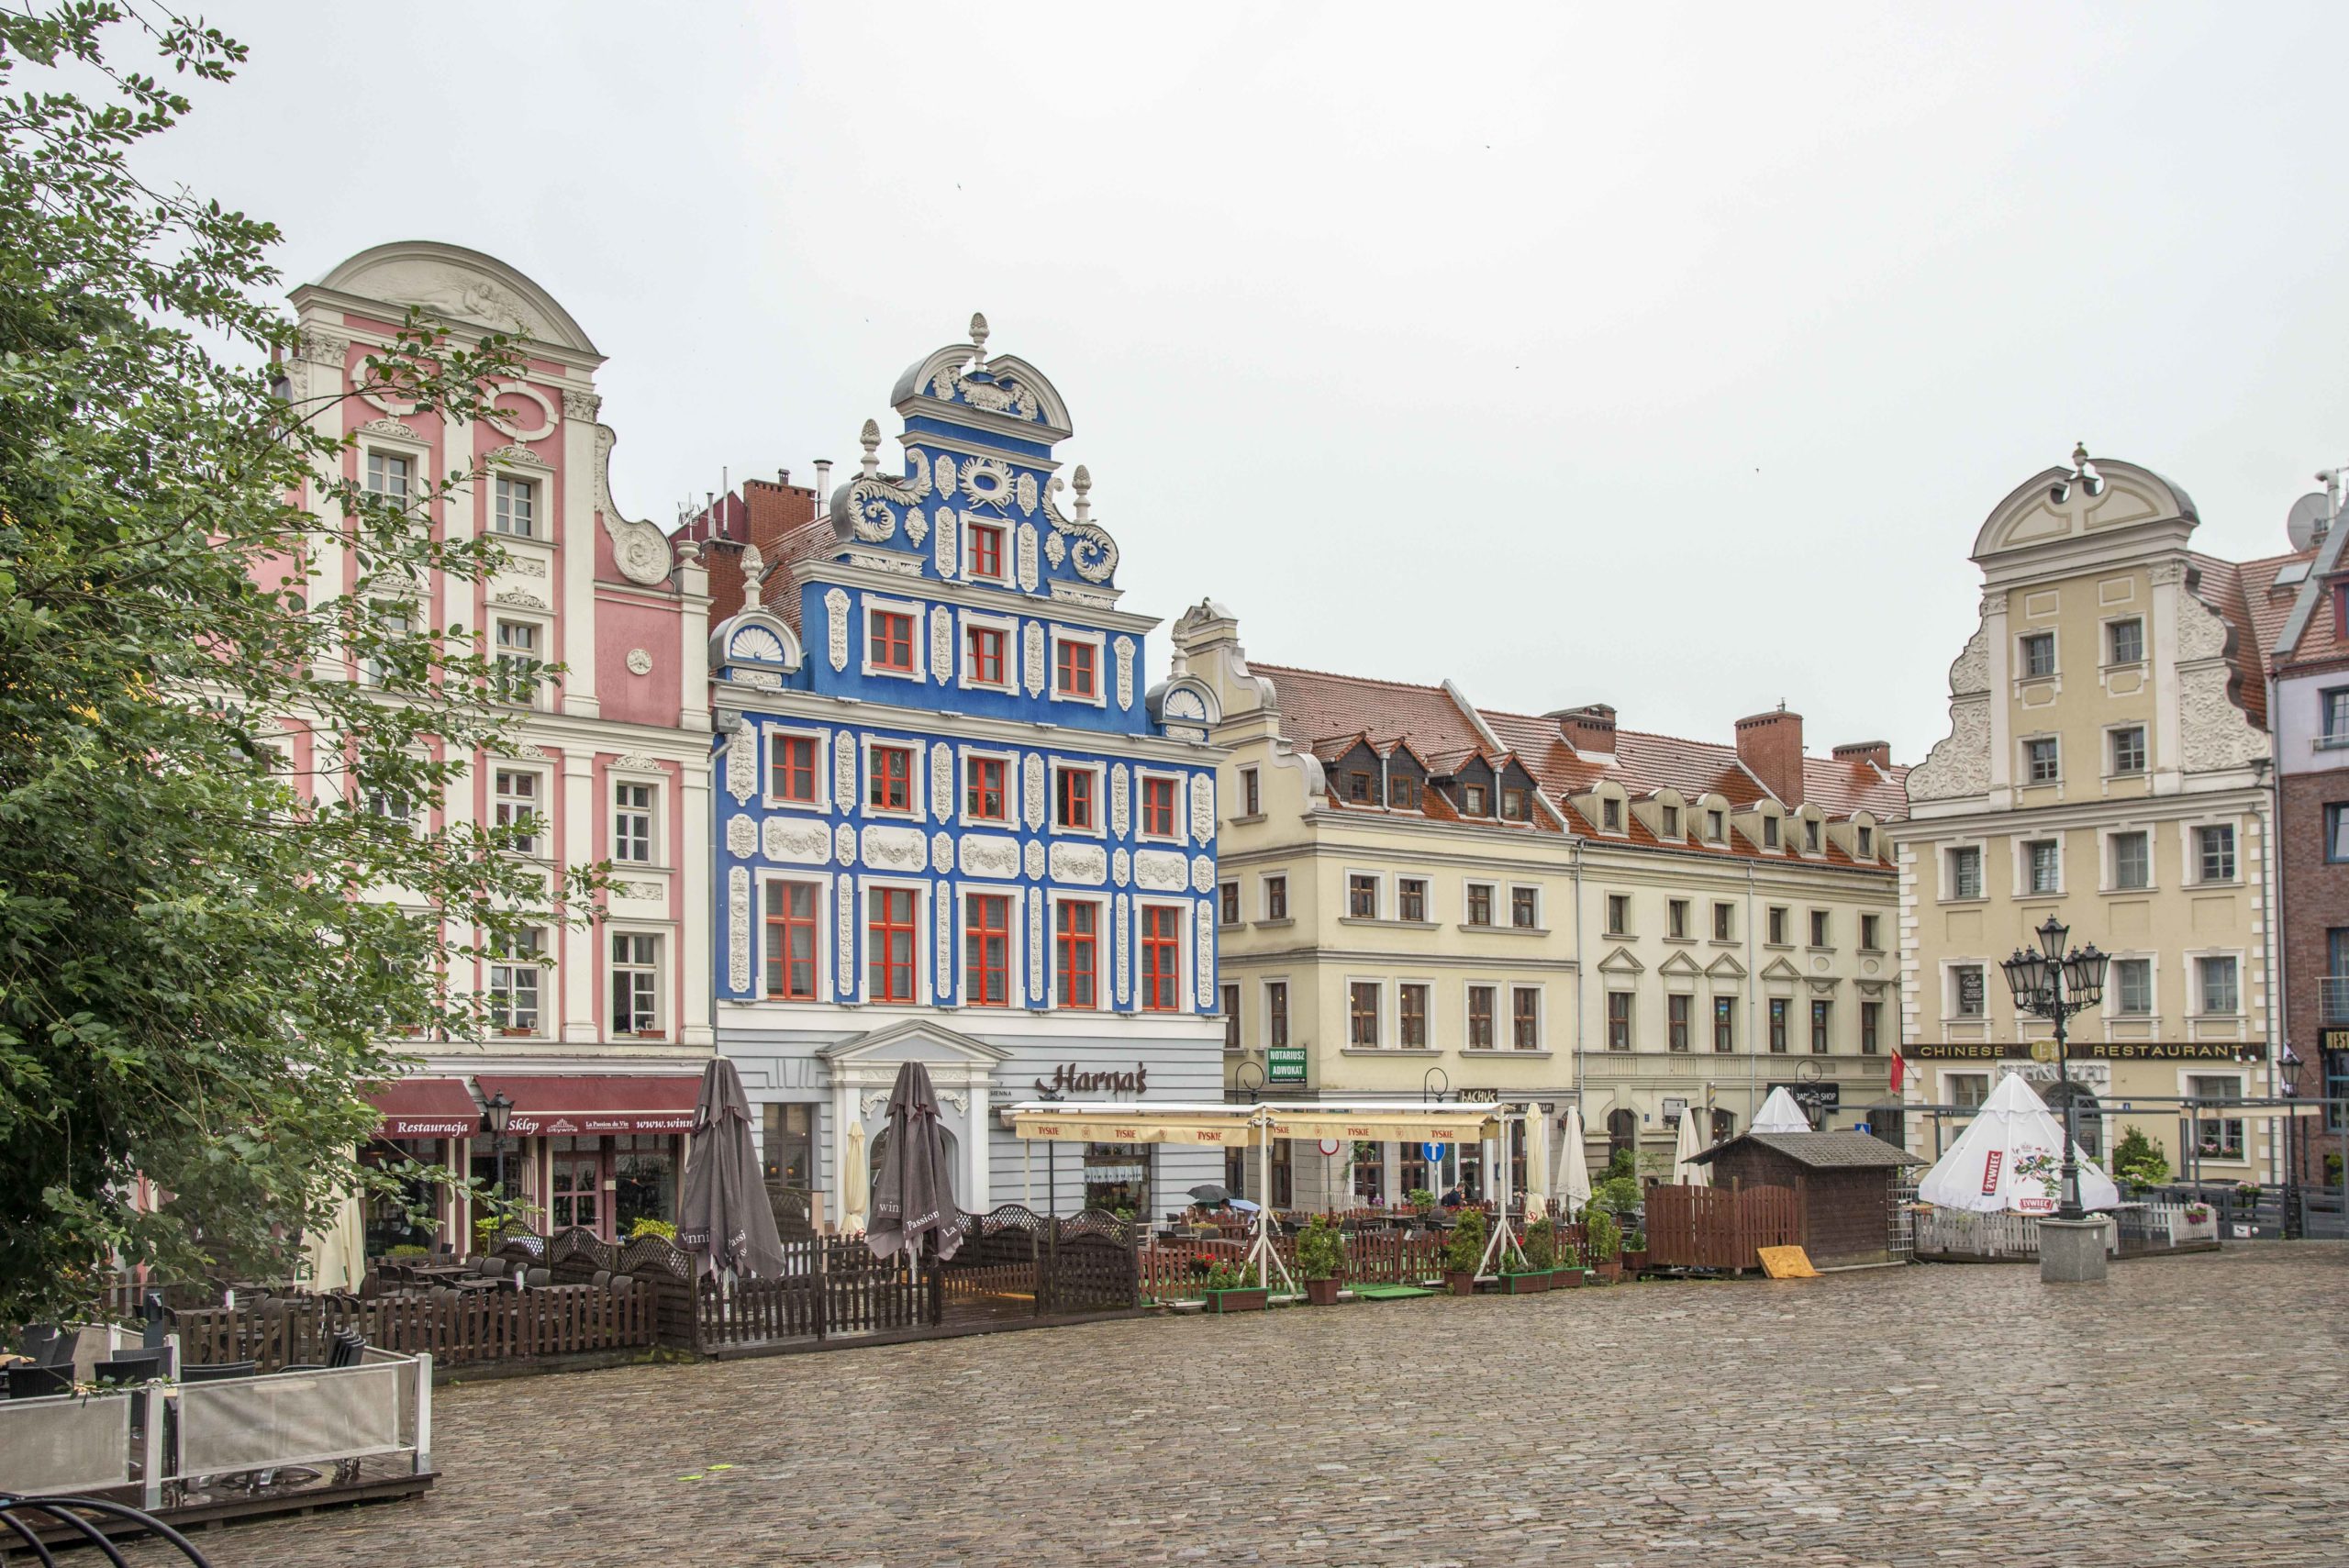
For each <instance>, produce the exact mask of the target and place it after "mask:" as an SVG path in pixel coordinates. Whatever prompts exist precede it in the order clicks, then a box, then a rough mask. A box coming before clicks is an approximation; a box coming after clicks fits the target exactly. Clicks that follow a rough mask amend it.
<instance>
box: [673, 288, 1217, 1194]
mask: <svg viewBox="0 0 2349 1568" xmlns="http://www.w3.org/2000/svg"><path fill="white" fill-rule="evenodd" d="M986 339H987V331H986V323H985V318H984V317H973V318H972V324H971V340H970V341H969V342H967V343H960V344H954V345H952V346H950V347H947V348H943V349H941V350H937V351H936V352H934V353H932V354H930V355H929V356H928V357H927V358H925V359H923V360H921V361H918V363H916V364H915V365H913V366H912V367H911V368H910V369H908V370H907V372H906V373H905V374H904V375H903V376H901V377H900V378H899V380H898V382H897V384H896V389H895V391H894V392H893V393H892V395H891V403H892V405H893V406H894V407H895V409H896V415H897V417H898V418H899V419H900V420H901V421H902V426H901V433H900V434H899V436H898V438H897V439H898V444H899V446H900V447H901V449H902V472H899V473H883V472H882V464H881V459H880V447H881V444H882V437H881V432H880V429H879V428H878V426H877V425H876V424H875V423H874V422H873V421H871V420H867V421H866V422H865V426H864V430H863V447H864V456H863V462H862V465H861V470H860V472H858V473H856V474H854V475H853V476H852V477H851V478H850V479H849V480H848V482H847V483H846V484H841V485H840V486H839V487H838V489H837V490H835V491H834V492H833V494H832V495H831V496H830V499H829V507H822V506H820V503H818V507H814V508H807V511H808V512H809V513H812V514H813V515H807V516H806V519H805V521H804V523H801V524H800V525H799V526H796V527H794V528H791V529H790V530H789V532H788V533H786V534H783V535H780V536H778V535H776V534H775V533H774V530H773V529H772V528H769V529H768V530H767V536H768V545H769V548H768V550H761V549H760V548H759V545H758V543H757V539H756V537H755V535H754V534H753V533H751V532H750V531H749V530H748V529H747V528H736V526H735V525H736V523H737V522H739V520H740V517H741V516H743V515H744V512H745V508H741V507H737V508H736V509H735V510H734V511H733V512H731V513H728V512H725V511H723V510H722V509H718V508H714V509H713V512H712V514H710V518H715V519H717V520H716V521H715V522H711V521H710V519H708V518H706V519H705V524H706V525H707V526H706V527H705V528H704V529H703V531H704V532H705V533H706V535H707V538H708V539H709V540H710V549H711V550H712V552H713V554H716V553H718V551H719V550H724V549H728V548H733V549H739V550H740V554H741V575H742V579H743V583H744V587H743V591H742V601H741V606H742V607H740V609H739V610H735V611H733V612H732V613H730V614H729V615H728V616H727V617H726V618H725V619H723V620H721V621H720V622H719V623H718V625H717V627H716V628H715V629H714V631H713V635H712V641H711V648H710V698H711V706H712V708H713V710H714V717H715V722H716V729H717V748H718V766H717V782H718V787H717V788H716V789H715V790H714V791H713V792H712V799H713V801H714V802H715V809H716V822H715V823H714V828H715V831H714V833H713V842H714V844H715V847H716V848H715V852H716V855H717V859H718V867H717V872H718V874H717V877H716V895H717V900H718V907H717V912H716V913H717V920H716V926H715V929H716V931H717V933H718V940H717V941H716V942H715V944H714V947H715V955H714V956H715V965H716V971H717V973H716V981H717V1016H716V1021H717V1035H718V1050H719V1051H722V1052H723V1053H725V1054H726V1055H727V1056H729V1057H730V1058H731V1059H732V1060H733V1061H734V1062H735V1064H736V1066H737V1067H738V1069H739V1070H740V1073H741V1074H742V1080H743V1084H744V1086H745V1088H746V1089H747V1090H748V1092H749V1095H750V1097H751V1101H752V1103H753V1105H754V1106H755V1108H756V1113H757V1119H758V1122H759V1126H760V1139H761V1149H762V1156H763V1162H764V1164H765V1167H766V1171H767V1176H768V1182H769V1184H770V1188H771V1189H772V1190H774V1192H776V1193H777V1194H778V1195H782V1196H783V1197H784V1199H785V1201H786V1202H789V1203H803V1202H804V1203H805V1204H806V1205H807V1207H808V1209H809V1211H810V1215H811V1218H814V1219H815V1220H816V1221H818V1223H820V1224H823V1225H826V1226H829V1227H833V1228H851V1229H852V1228H855V1227H856V1226H858V1225H859V1224H861V1222H862V1220H863V1217H864V1216H865V1215H866V1214H867V1213H869V1212H870V1209H869V1197H870V1180H871V1177H870V1172H871V1171H872V1169H873V1168H874V1157H875V1155H876V1154H877V1152H878V1150H877V1148H876V1143H877V1141H878V1140H879V1139H880V1138H881V1136H882V1135H883V1132H884V1124H885V1111H884V1106H885V1099H886V1096H887V1094H888V1090H889V1086H890V1084H891V1083H892V1082H893V1081H894V1080H895V1078H896V1073H897V1069H898V1067H899V1065H900V1064H901V1063H903V1062H907V1061H918V1062H923V1063H924V1064H925V1065H926V1066H927V1067H928V1068H929V1070H930V1077H931V1079H932V1081H933V1083H935V1084H936V1085H937V1088H938V1092H939V1098H940V1102H941V1110H942V1120H943V1122H944V1125H945V1129H946V1131H947V1134H948V1137H949V1139H950V1140H951V1143H950V1149H951V1152H952V1167H953V1170H954V1173H955V1197H956V1200H957V1202H958V1203H960V1204H961V1206H962V1207H964V1208H965V1209H973V1210H983V1209H985V1208H989V1207H994V1206H996V1205H998V1204H1003V1203H1019V1202H1024V1203H1026V1204H1028V1205H1029V1206H1030V1207H1033V1208H1036V1209H1037V1210H1039V1211H1042V1210H1044V1209H1046V1208H1047V1207H1052V1208H1055V1209H1057V1210H1058V1211H1059V1212H1061V1213H1063V1214H1065V1213H1069V1212H1072V1211H1073V1210H1074V1209H1075V1208H1077V1207H1082V1206H1088V1205H1089V1206H1092V1207H1108V1208H1118V1207H1130V1208H1132V1209H1134V1210H1135V1211H1136V1212H1137V1213H1142V1214H1148V1213H1150V1212H1152V1210H1163V1209H1165V1208H1169V1207H1178V1206H1179V1205H1180V1204H1181V1203H1182V1202H1184V1201H1185V1198H1184V1196H1183V1195H1184V1192H1185V1189H1186V1188H1188V1187H1190V1186H1192V1185H1194V1184H1198V1183H1201V1182H1208V1181H1220V1180H1221V1179H1222V1177H1223V1170H1222V1162H1221V1158H1220V1156H1219V1155H1218V1154H1217V1153H1216V1152H1215V1151H1200V1150H1177V1149H1173V1148H1168V1147H1161V1146H1119V1145H1088V1146H1085V1148H1084V1149H1083V1150H1082V1152H1081V1153H1080V1152H1079V1151H1077V1150H1075V1149H1073V1148H1069V1147H1063V1148H1061V1149H1059V1150H1056V1151H1052V1152H1051V1153H1049V1154H1048V1153H1047V1151H1046V1150H1045V1149H1044V1148H1043V1147H1042V1146H1037V1147H1035V1148H1033V1149H1032V1150H1030V1148H1029V1147H1028V1146H1026V1145H1023V1144H1021V1143H1019V1141H1017V1140H1014V1139H1012V1138H1011V1136H1010V1134H1009V1131H1008V1129H1007V1128H1006V1127H1005V1126H1004V1125H1003V1120H1002V1117H1001V1115H1000V1112H1001V1110H1002V1108H1003V1107H1005V1106H1009V1105H1012V1104H1015V1103H1017V1102H1019V1101H1022V1100H1031V1099H1036V1098H1039V1097H1053V1096H1056V1095H1057V1096H1064V1097H1067V1098H1070V1099H1072V1100H1087V1101H1090V1100H1110V1101H1167V1100H1175V1101H1184V1100H1187V1101H1194V1102H1196V1101H1199V1100H1215V1099H1220V1098H1221V1097H1222V1094H1223V1067H1222V1053H1223V1041H1224V1027H1223V1022H1222V1018H1221V1007H1220V1000H1221V995H1220V992H1219V987H1218V984H1217V977H1216V963H1215V938H1216V929H1215V928H1216V911H1215V907H1214V903H1213V895H1214V890H1215V886H1216V878H1215V829H1216V801H1215V768H1216V762H1217V760H1218V758H1219V752H1218V751H1216V750H1214V749H1213V748H1212V747H1210V746H1209V745H1208V734H1209V732H1210V728H1211V727H1212V726H1213V724H1214V722H1215V720H1216V717H1217V704H1216V698H1215V695H1214V694H1213V692H1212V691H1211V690H1210V689H1209V688H1208V686H1207V685H1206V684H1204V683H1202V682H1200V681H1198V680H1197V679H1195V678H1193V677H1190V676H1188V675H1186V674H1185V673H1183V672H1182V670H1181V668H1180V666H1179V663H1178V664H1177V666H1176V668H1175V671H1174V673H1172V674H1171V675H1170V676H1169V678H1167V679H1166V680H1164V681H1162V682H1160V683H1159V684H1156V685H1155V686H1152V687H1151V688H1149V689H1148V690H1144V689H1143V686H1142V682H1143V680H1144V671H1145V669H1146V668H1147V662H1146V639H1147V637H1148V636H1149V634H1150V632H1151V631H1152V628H1155V627H1156V626H1157V625H1158V622H1157V621H1156V620H1155V619H1154V618H1152V617H1145V616H1141V615H1137V614H1134V613H1133V612H1131V611H1130V610H1126V609H1123V608H1120V607H1119V598H1120V595H1121V590H1120V589H1119V585H1118V568H1119V551H1118V546H1117V543H1116V541H1115V540H1114V539H1111V537H1110V535H1109V534H1108V531H1107V530H1106V529H1105V528H1103V527H1102V526H1101V525H1100V524H1099V523H1097V522H1096V521H1095V520H1094V519H1093V517H1092V515H1091V511H1092V508H1091V502H1090V495H1089V491H1090V482H1089V480H1088V477H1087V475H1086V473H1085V469H1083V468H1082V467H1079V468H1077V469H1075V470H1074V472H1073V473H1072V474H1071V475H1070V476H1069V478H1068V479H1067V480H1065V481H1064V480H1063V477H1062V475H1061V472H1060V470H1061V459H1060V457H1059V455H1058V452H1059V449H1060V447H1061V446H1062V444H1063V442H1065V441H1067V440H1068V439H1069V438H1070V435H1071V431H1072V426H1071V423H1070V419H1069V415H1068V408H1067V406H1066V404H1065V403H1063V400H1062V398H1061V395H1060V393H1059V392H1058V391H1057V390H1056V389H1055V388H1054V387H1053V385H1052V383H1051V382H1050V381H1048V380H1047V379H1045V377H1044V376H1043V374H1042V373H1041V372H1039V371H1037V370H1036V369H1035V367H1033V366H1032V365H1030V364H1028V363H1026V362H1024V361H1020V360H1018V359H1015V358H1012V357H1010V356H1008V355H1003V354H990V353H989V352H988V350H987V347H986ZM818 488H819V490H820V488H821V482H820V481H819V486H818ZM767 489H768V491H774V487H773V486H769V487H767ZM777 493H780V492H777ZM795 494H796V495H801V496H805V495H806V494H807V493H805V492H797V493H795ZM1063 494H1065V495H1067V496H1069V497H1070V500H1069V502H1068V505H1067V509H1066V510H1063ZM729 499H735V498H732V497H729ZM801 505H802V506H805V502H804V501H803V502H802V503H801ZM729 532H740V533H741V535H742V537H741V538H740V539H729ZM722 607H723V606H722Z"/></svg>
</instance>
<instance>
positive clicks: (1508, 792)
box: [1501, 788, 1526, 822]
mask: <svg viewBox="0 0 2349 1568" xmlns="http://www.w3.org/2000/svg"><path fill="white" fill-rule="evenodd" d="M1501 815H1502V816H1503V817H1508V819H1509V820H1510V821H1512V822H1522V821H1524V820H1525V819H1526V817H1525V792H1524V791H1523V790H1521V789H1513V788H1512V789H1504V790H1503V791H1501Z"/></svg>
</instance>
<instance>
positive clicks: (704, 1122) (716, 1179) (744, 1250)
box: [677, 1056, 783, 1279]
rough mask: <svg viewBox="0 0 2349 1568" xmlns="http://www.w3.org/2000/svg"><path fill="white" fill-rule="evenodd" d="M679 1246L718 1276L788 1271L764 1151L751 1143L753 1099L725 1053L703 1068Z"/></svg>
mask: <svg viewBox="0 0 2349 1568" xmlns="http://www.w3.org/2000/svg"><path fill="white" fill-rule="evenodd" d="M677 1245H678V1247H679V1248H680V1249H682V1250H683V1251H686V1252H689V1253H692V1254H694V1255H695V1256H696V1257H700V1258H705V1259H707V1260H708V1262H709V1266H710V1269H711V1271H712V1272H713V1273H724V1272H725V1271H726V1270H728V1269H732V1270H733V1271H734V1272H735V1273H738V1274H744V1275H748V1276H751V1277H752V1278H756V1279H778V1278H780V1277H782V1274H783V1238H782V1237H781V1236H779V1235H777V1234H776V1233H775V1228H774V1206H773V1205H771V1204H770V1203H768V1201H767V1188H766V1182H765V1180H764V1179H763V1177H762V1176H761V1175H760V1173H759V1155H758V1151H757V1150H755V1149H753V1148H752V1147H751V1100H750V1096H749V1095H745V1094H743V1093H742V1075H741V1074H740V1073H737V1072H735V1071H734V1063H732V1062H729V1061H727V1060H726V1059H725V1058H724V1057H722V1056H721V1057H718V1058H717V1059H716V1060H715V1061H713V1062H710V1064H709V1065H708V1066H707V1067H706V1068H704V1069H703V1070H702V1075H701V1100H700V1103H699V1104H698V1105H696V1106H695V1107H694V1142H693V1154H692V1157H691V1158H690V1159H688V1160H687V1161H686V1162H685V1202H684V1203H683V1204H682V1205H681V1206H680V1207H679V1209H678V1218H677Z"/></svg>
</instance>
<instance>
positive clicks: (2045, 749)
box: [2022, 735, 2064, 784]
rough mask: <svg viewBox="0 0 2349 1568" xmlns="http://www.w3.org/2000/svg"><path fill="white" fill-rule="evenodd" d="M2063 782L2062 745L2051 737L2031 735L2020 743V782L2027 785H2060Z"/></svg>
mask: <svg viewBox="0 0 2349 1568" xmlns="http://www.w3.org/2000/svg"><path fill="white" fill-rule="evenodd" d="M2063 780H2064V751H2063V746H2062V743H2061V742H2059V741H2058V740H2056V739H2055V737H2054V736H2053V735H2032V736H2029V737H2026V738H2025V739H2024V740H2023V743H2022V782H2023V783H2025V784H2061V783H2062V782H2063Z"/></svg>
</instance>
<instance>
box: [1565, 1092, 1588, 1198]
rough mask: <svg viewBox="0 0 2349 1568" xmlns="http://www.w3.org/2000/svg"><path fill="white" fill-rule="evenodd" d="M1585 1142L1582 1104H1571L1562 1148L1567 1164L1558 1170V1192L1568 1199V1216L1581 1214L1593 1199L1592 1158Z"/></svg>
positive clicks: (1567, 1111)
mask: <svg viewBox="0 0 2349 1568" xmlns="http://www.w3.org/2000/svg"><path fill="white" fill-rule="evenodd" d="M1582 1145H1583V1133H1582V1107H1581V1106H1567V1107H1566V1136H1565V1142H1564V1148H1563V1149H1561V1150H1560V1151H1559V1159H1560V1161H1561V1162H1563V1166H1564V1168H1563V1169H1562V1170H1561V1171H1560V1172H1559V1173H1558V1195H1559V1196H1560V1197H1562V1198H1564V1200H1565V1204H1566V1217H1567V1218H1573V1217H1574V1216H1575V1215H1577V1214H1580V1213H1581V1212H1582V1211H1583V1209H1584V1208H1585V1207H1586V1206H1587V1205H1588V1204H1589V1202H1590V1162H1589V1160H1588V1159H1587V1158H1586V1157H1585V1155H1584V1153H1583V1146H1582Z"/></svg>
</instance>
